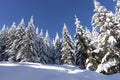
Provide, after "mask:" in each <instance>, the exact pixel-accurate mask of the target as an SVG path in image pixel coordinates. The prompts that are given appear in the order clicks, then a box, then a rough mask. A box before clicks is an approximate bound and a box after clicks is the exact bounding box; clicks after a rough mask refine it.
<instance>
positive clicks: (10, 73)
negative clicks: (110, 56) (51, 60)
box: [0, 62, 120, 80]
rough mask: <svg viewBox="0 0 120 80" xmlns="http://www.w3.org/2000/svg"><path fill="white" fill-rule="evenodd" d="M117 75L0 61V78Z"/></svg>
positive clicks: (115, 79) (101, 79)
mask: <svg viewBox="0 0 120 80" xmlns="http://www.w3.org/2000/svg"><path fill="white" fill-rule="evenodd" d="M119 75H120V74H116V75H111V76H105V75H103V74H100V73H96V72H92V71H88V70H81V69H79V68H77V67H74V66H58V65H43V64H39V63H6V62H1V63H0V80H119V79H120V76H119Z"/></svg>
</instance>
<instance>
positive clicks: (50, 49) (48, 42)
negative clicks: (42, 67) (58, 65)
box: [44, 30, 54, 64]
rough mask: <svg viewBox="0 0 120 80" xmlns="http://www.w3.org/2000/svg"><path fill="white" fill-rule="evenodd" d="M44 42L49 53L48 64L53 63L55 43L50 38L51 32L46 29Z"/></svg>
mask: <svg viewBox="0 0 120 80" xmlns="http://www.w3.org/2000/svg"><path fill="white" fill-rule="evenodd" d="M44 44H45V48H46V53H47V55H48V62H47V63H48V64H53V63H54V56H53V54H54V51H53V44H52V41H51V40H50V38H49V33H48V30H47V31H46V36H45V39H44Z"/></svg>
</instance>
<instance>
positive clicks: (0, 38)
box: [0, 25, 8, 61]
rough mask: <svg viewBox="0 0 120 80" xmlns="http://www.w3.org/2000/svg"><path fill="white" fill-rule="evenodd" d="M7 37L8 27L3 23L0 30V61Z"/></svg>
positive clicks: (2, 57)
mask: <svg viewBox="0 0 120 80" xmlns="http://www.w3.org/2000/svg"><path fill="white" fill-rule="evenodd" d="M7 38H8V29H7V28H6V26H5V25H4V26H3V28H2V29H1V30H0V61H2V60H3V59H4V54H3V53H4V52H5V48H6V41H7Z"/></svg>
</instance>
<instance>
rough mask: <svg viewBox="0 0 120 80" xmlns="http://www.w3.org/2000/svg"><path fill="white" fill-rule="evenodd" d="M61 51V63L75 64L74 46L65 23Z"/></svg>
mask: <svg viewBox="0 0 120 80" xmlns="http://www.w3.org/2000/svg"><path fill="white" fill-rule="evenodd" d="M61 52H62V53H61V55H62V56H61V61H62V64H64V65H75V47H74V43H73V41H72V38H71V36H70V34H69V32H68V29H67V26H66V24H64V27H63V32H62V45H61Z"/></svg>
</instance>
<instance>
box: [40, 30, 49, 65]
mask: <svg viewBox="0 0 120 80" xmlns="http://www.w3.org/2000/svg"><path fill="white" fill-rule="evenodd" d="M38 57H39V62H40V63H43V64H47V63H48V62H49V57H48V54H47V53H46V46H45V44H44V36H43V31H42V30H41V32H40V35H39V53H38Z"/></svg>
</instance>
